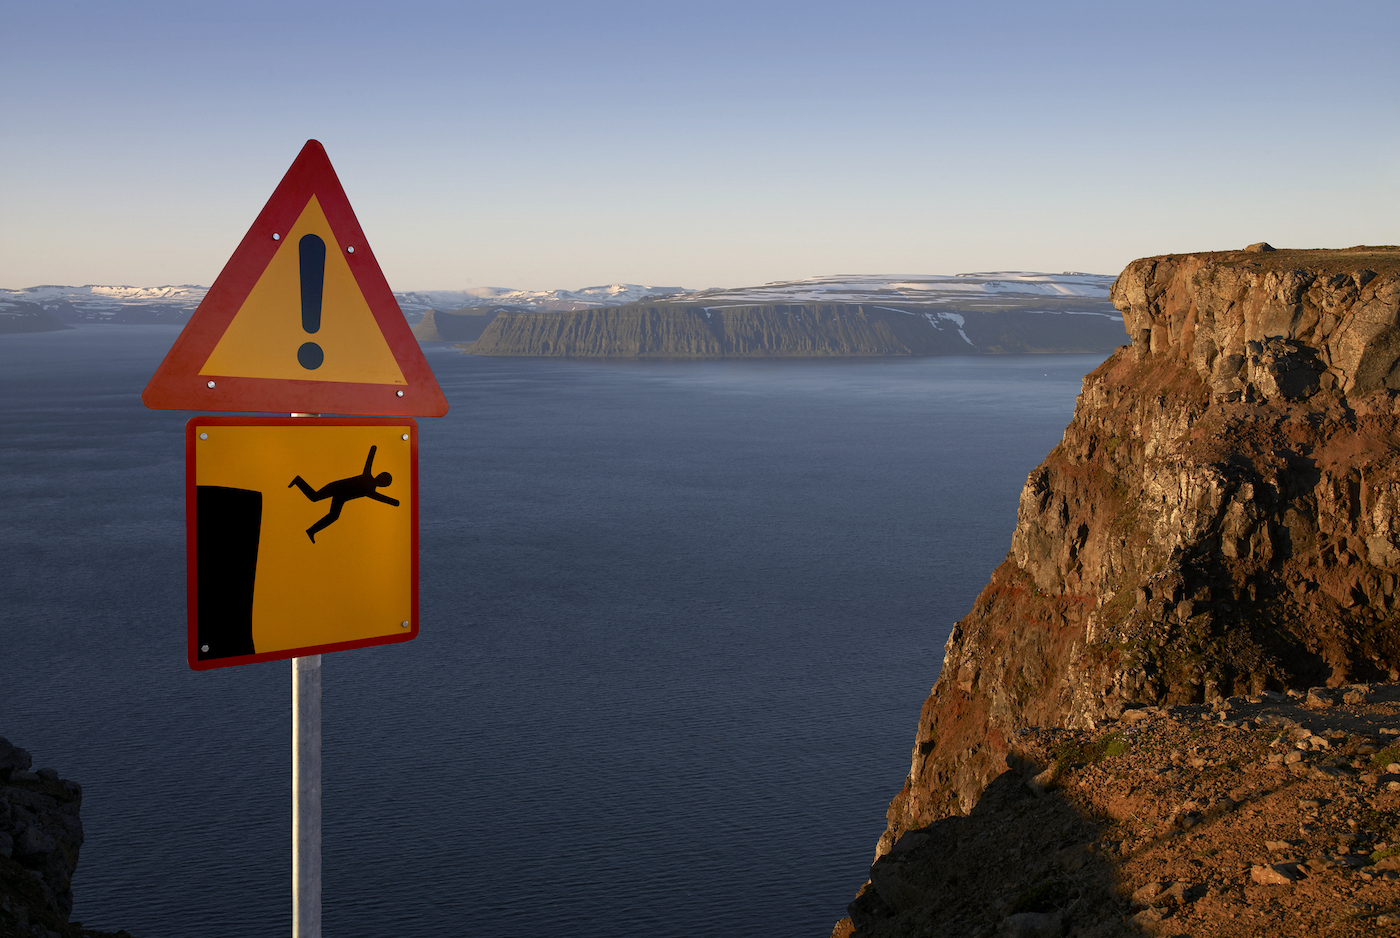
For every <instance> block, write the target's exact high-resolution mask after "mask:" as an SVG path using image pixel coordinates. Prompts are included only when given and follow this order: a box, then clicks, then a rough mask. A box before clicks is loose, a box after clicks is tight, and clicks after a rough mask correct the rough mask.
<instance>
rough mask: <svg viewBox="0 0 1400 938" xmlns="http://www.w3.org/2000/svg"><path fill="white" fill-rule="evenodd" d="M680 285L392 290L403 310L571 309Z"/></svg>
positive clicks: (640, 296) (669, 291)
mask: <svg viewBox="0 0 1400 938" xmlns="http://www.w3.org/2000/svg"><path fill="white" fill-rule="evenodd" d="M685 292H687V291H685V290H683V289H682V288H680V287H651V286H644V285H642V284H638V283H613V284H608V285H607V286H600V287H584V288H583V289H581V290H513V289H511V288H509V287H477V288H476V289H473V290H418V291H412V292H408V293H395V294H394V296H395V297H397V298H398V301H399V306H401V307H402V308H403V310H404V312H405V313H409V312H414V311H422V312H426V311H428V310H430V309H462V308H464V307H468V306H520V307H525V308H527V309H549V310H574V309H586V308H588V307H592V306H621V305H623V304H624V303H635V302H636V301H637V300H640V299H643V298H645V297H649V296H658V295H663V294H672V293H685Z"/></svg>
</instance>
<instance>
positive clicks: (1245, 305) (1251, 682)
mask: <svg viewBox="0 0 1400 938" xmlns="http://www.w3.org/2000/svg"><path fill="white" fill-rule="evenodd" d="M1112 298H1113V301H1114V303H1115V305H1116V306H1117V307H1118V309H1120V310H1121V311H1122V312H1123V317H1124V324H1125V328H1126V330H1127V334H1128V337H1129V338H1130V339H1131V343H1132V344H1131V346H1125V347H1123V348H1121V349H1120V350H1119V351H1118V352H1116V353H1115V354H1113V355H1112V356H1111V357H1110V358H1109V359H1108V360H1107V361H1106V362H1104V364H1103V365H1102V366H1100V367H1099V368H1098V369H1096V370H1095V371H1094V372H1093V373H1091V374H1090V375H1089V376H1088V377H1086V378H1085V381H1084V387H1083V391H1082V393H1081V394H1080V397H1079V401H1078V405H1077V407H1076V410H1075V414H1074V418H1073V420H1072V421H1071V422H1070V425H1069V427H1068V428H1067V429H1066V430H1065V434H1064V438H1063V440H1062V441H1061V443H1060V444H1059V445H1058V446H1056V447H1055V449H1054V450H1052V451H1051V453H1050V454H1049V455H1048V456H1047V457H1046V459H1045V461H1044V462H1043V463H1042V464H1041V465H1040V466H1039V467H1037V468H1036V469H1035V470H1034V471H1033V472H1032V473H1031V474H1030V477H1029V478H1028V479H1027V482H1026V486H1025V488H1024V490H1023V492H1022V495H1021V502H1020V509H1019V517H1018V522H1017V526H1016V530H1015V533H1014V535H1013V537H1012V546H1011V550H1010V552H1009V553H1008V555H1007V558H1006V560H1005V561H1004V562H1003V563H1002V564H1001V566H1000V567H998V568H997V570H996V571H995V572H994V573H993V574H992V577H991V581H990V582H989V583H988V584H987V586H986V587H985V588H984V589H983V591H982V593H981V595H980V596H979V597H978V598H977V601H976V603H975V604H974V606H973V609H972V611H971V612H969V613H968V614H967V615H966V616H965V617H964V618H963V619H962V620H961V621H960V622H959V623H958V624H957V626H956V627H955V628H954V630H953V632H952V634H951V635H950V636H949V639H948V642H947V646H946V650H945V656H944V661H943V667H942V671H941V673H940V675H939V678H938V681H937V684H936V685H935V686H934V688H933V690H932V692H931V693H930V695H929V697H928V699H927V701H926V702H925V704H924V707H923V710H922V713H921V714H920V718H919V724H918V730H917V733H916V737H915V743H914V750H913V758H912V763H911V766H910V770H909V774H908V776H907V778H906V780H905V783H904V787H903V789H902V790H901V791H900V792H899V794H898V795H897V796H896V797H895V799H894V801H893V802H892V804H891V805H890V808H889V812H888V819H889V826H888V829H887V830H886V832H885V834H884V836H883V837H882V838H881V840H880V843H879V846H878V852H877V856H878V855H883V854H885V853H887V852H888V851H889V850H890V848H891V846H892V845H893V844H894V843H895V842H896V841H897V840H898V838H899V837H900V836H901V835H902V834H904V833H905V832H907V831H911V830H915V829H922V828H925V827H926V826H928V825H930V824H932V823H934V822H935V821H938V820H939V819H942V818H946V817H949V816H953V815H966V814H967V813H968V812H969V811H971V809H972V808H973V806H974V805H975V804H976V803H977V801H978V798H979V797H980V796H981V794H982V792H983V790H984V788H986V786H987V785H988V784H989V783H990V782H991V781H992V780H993V779H995V778H997V777H998V776H999V775H1001V774H1002V773H1004V772H1006V771H1007V757H1008V754H1010V753H1011V752H1012V750H1013V741H1014V740H1015V738H1016V733H1017V731H1018V730H1021V729H1023V728H1025V727H1030V726H1063V727H1069V728H1082V729H1088V728H1092V727H1093V726H1095V725H1097V724H1098V723H1099V722H1101V721H1104V720H1106V719H1111V718H1115V717H1118V716H1120V715H1121V714H1122V713H1123V712H1124V709H1125V708H1132V707H1143V706H1148V705H1163V706H1170V705H1186V704H1209V703H1211V702H1214V701H1219V700H1221V699H1223V698H1225V697H1228V696H1230V695H1232V694H1255V695H1257V694H1259V693H1260V692H1262V691H1266V690H1274V691H1281V690H1285V689H1288V688H1306V687H1311V686H1314V685H1325V686H1329V687H1338V686H1341V685H1343V684H1348V683H1351V682H1366V681H1376V680H1381V681H1385V680H1390V681H1394V680H1396V679H1400V516H1398V515H1397V507H1400V452H1397V445H1400V248H1394V247H1386V248H1366V247H1358V248H1352V249H1348V250H1338V251H1273V250H1272V249H1267V246H1255V249H1254V250H1246V251H1236V252H1222V253H1212V254H1196V255H1172V256H1165V257H1154V258H1145V259H1142V260H1138V261H1135V262H1134V263H1132V264H1131V265H1129V266H1128V268H1127V269H1126V270H1125V271H1124V272H1123V273H1122V274H1121V275H1120V276H1119V278H1118V280H1117V282H1116V283H1115V284H1114V287H1113V291H1112Z"/></svg>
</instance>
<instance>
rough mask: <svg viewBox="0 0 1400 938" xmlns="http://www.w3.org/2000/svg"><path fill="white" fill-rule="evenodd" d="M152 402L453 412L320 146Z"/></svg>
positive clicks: (252, 233)
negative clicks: (449, 408) (448, 410)
mask: <svg viewBox="0 0 1400 938" xmlns="http://www.w3.org/2000/svg"><path fill="white" fill-rule="evenodd" d="M141 400H142V401H143V402H145V404H146V406H147V407H152V408H157V409H164V410H235V411H269V412H275V411H282V412H284V413H314V414H383V415H386V416H409V417H440V416H442V415H443V414H445V413H447V399H446V398H445V397H444V396H443V394H442V389H441V388H440V387H438V383H437V379H435V378H434V377H433V373H432V370H431V369H430V368H429V367H428V362H427V360H426V359H425V358H424V357H423V352H422V350H421V349H420V348H419V347H418V342H417V340H416V339H414V337H413V333H412V331H411V330H410V329H409V326H408V323H407V321H405V320H404V317H403V312H402V311H401V310H400V309H399V304H398V302H397V301H396V300H395V299H394V294H393V292H392V291H391V290H390V289H389V284H388V283H387V282H386V281H385V279H384V274H383V273H382V272H381V271H380V269H379V263H378V262H377V261H376V260H375V259H374V252H372V251H371V250H370V248H369V244H368V243H367V242H366V240H365V235H364V232H363V231H361V230H360V223H359V222H358V221H356V219H355V212H354V210H353V209H351V208H350V202H349V201H348V200H347V199H346V198H345V190H343V189H342V188H341V187H340V180H339V179H337V178H336V175H335V170H334V169H332V168H331V162H330V160H329V159H328V158H327V157H326V151H325V148H324V147H322V146H321V144H320V143H318V142H317V141H315V140H308V141H307V142H306V146H304V147H302V150H301V153H299V154H298V155H297V158H296V161H295V162H293V163H292V168H291V169H289V170H287V175H286V176H284V177H283V178H282V182H281V183H279V184H278V186H277V189H276V190H275V191H274V192H273V193H272V198H270V199H268V201H267V205H266V206H264V207H263V210H262V212H261V213H260V214H259V215H258V217H257V220H256V221H254V222H253V227H252V228H250V229H249V230H248V234H247V235H245V236H244V238H243V241H242V243H240V244H239V245H238V249H237V250H236V251H234V252H233V257H231V258H229V262H228V263H227V264H226V265H224V269H223V271H222V272H221V273H220V274H219V276H218V279H216V280H215V281H214V285H213V286H212V287H210V288H209V292H208V294H206V295H205V297H204V301H203V302H202V303H200V304H199V308H198V309H197V310H195V312H194V315H193V316H191V317H190V321H189V322H188V323H187V324H186V325H185V328H184V330H183V331H182V332H181V333H180V336H179V338H177V339H176V340H175V344H174V345H173V346H172V347H171V349H170V351H169V352H168V353H167V354H166V356H165V360H164V361H163V362H161V363H160V367H159V368H157V369H156V373H155V376H154V377H152V378H151V381H150V383H149V384H147V385H146V390H145V391H144V392H142V394H141Z"/></svg>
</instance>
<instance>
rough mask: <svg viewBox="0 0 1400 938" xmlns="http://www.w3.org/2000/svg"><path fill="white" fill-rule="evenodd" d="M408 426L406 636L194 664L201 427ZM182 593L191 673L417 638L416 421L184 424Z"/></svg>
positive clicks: (199, 420) (204, 420)
mask: <svg viewBox="0 0 1400 938" xmlns="http://www.w3.org/2000/svg"><path fill="white" fill-rule="evenodd" d="M405 423H406V424H408V426H409V444H408V446H409V457H408V458H409V466H410V467H411V468H410V472H409V475H410V476H411V478H410V480H409V485H410V488H409V491H410V492H412V493H413V511H412V518H411V520H410V524H411V525H412V532H411V534H410V543H411V545H412V546H411V548H410V549H411V550H412V552H413V557H412V561H411V574H410V579H411V580H412V600H411V603H410V609H411V612H410V615H409V627H408V630H407V631H405V632H401V633H398V634H393V635H380V636H376V637H374V638H365V639H358V640H356V641H349V642H331V643H328V644H324V645H308V646H306V647H304V648H284V649H279V650H277V651H268V652H263V653H261V654H254V655H234V656H231V657H228V658H210V659H207V660H204V661H201V660H200V659H199V647H198V646H199V621H198V620H199V589H198V582H199V576H198V574H199V558H198V557H197V556H196V546H197V545H198V542H199V539H198V536H197V534H198V532H197V530H196V522H197V519H196V517H195V505H196V496H195V471H194V470H195V442H196V441H197V440H198V439H199V431H200V429H201V428H203V427H317V426H320V427H325V426H339V427H344V426H351V427H365V426H395V425H402V424H405ZM185 589H186V594H187V599H186V602H187V604H188V609H187V615H188V619H189V627H188V641H187V649H186V654H187V657H188V659H189V665H190V669H191V670H194V671H213V670H216V669H218V668H232V667H236V666H238V665H242V664H256V663H258V662H260V661H284V660H286V659H288V658H302V657H305V656H307V655H320V654H325V653H327V652H332V651H345V650H346V649H350V648H370V647H372V646H375V645H394V644H398V643H400V642H408V641H412V640H413V639H415V638H417V637H418V421H416V420H414V419H413V418H412V417H191V418H190V419H189V421H187V422H186V423H185Z"/></svg>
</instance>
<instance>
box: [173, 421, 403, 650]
mask: <svg viewBox="0 0 1400 938" xmlns="http://www.w3.org/2000/svg"><path fill="white" fill-rule="evenodd" d="M186 446H187V449H188V454H189V457H188V459H187V462H186V465H187V478H186V486H187V524H188V527H189V535H188V575H189V661H190V667H192V668H195V669H196V670H204V669H208V668H219V667H227V666H230V665H238V664H248V663H250V662H254V661H270V660H275V659H280V658H292V657H298V656H302V655H314V654H320V653H322V652H329V651H339V650H341V649H345V648H359V647H363V646H366V645H380V644H385V643H388V642H399V641H407V640H409V639H411V638H414V637H415V636H416V635H417V634H418V498H417V494H418V493H417V488H418V427H417V424H416V423H415V422H414V421H412V420H407V419H399V420H390V419H380V420H376V419H370V418H359V419H356V418H293V417H267V418H254V417H196V418H195V419H193V420H191V421H189V423H188V424H187V425H186Z"/></svg>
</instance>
